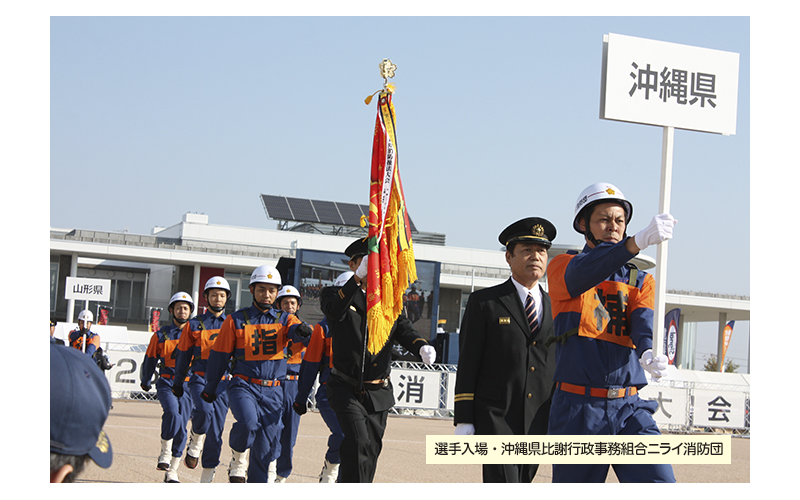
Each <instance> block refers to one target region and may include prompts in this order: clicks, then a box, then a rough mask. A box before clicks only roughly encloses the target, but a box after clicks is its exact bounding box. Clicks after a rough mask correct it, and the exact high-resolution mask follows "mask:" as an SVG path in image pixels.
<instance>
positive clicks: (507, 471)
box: [483, 464, 539, 483]
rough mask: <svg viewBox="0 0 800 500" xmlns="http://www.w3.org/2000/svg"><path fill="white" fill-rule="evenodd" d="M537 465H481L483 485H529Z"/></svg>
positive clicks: (537, 467)
mask: <svg viewBox="0 0 800 500" xmlns="http://www.w3.org/2000/svg"><path fill="white" fill-rule="evenodd" d="M537 470H539V464H483V482H484V483H530V482H532V481H533V477H534V476H535V475H536V471H537Z"/></svg>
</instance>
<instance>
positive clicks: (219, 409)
mask: <svg viewBox="0 0 800 500" xmlns="http://www.w3.org/2000/svg"><path fill="white" fill-rule="evenodd" d="M205 387H206V379H205V378H204V377H201V376H200V375H197V374H193V375H192V378H191V379H190V380H189V390H190V391H191V394H192V401H193V402H194V411H193V412H192V430H193V431H194V433H195V434H205V435H206V440H205V442H204V444H203V456H202V459H201V460H200V463H201V464H202V466H203V468H204V469H213V468H215V467H216V466H218V465H219V455H220V453H221V452H222V431H223V429H224V428H225V418H227V416H228V406H229V405H228V393H227V391H226V389H227V387H228V381H227V380H223V381H221V382H220V383H219V385H218V386H217V399H216V400H214V402H213V403H207V402H206V401H203V398H201V397H200V393H201V392H202V391H203V390H204V389H205Z"/></svg>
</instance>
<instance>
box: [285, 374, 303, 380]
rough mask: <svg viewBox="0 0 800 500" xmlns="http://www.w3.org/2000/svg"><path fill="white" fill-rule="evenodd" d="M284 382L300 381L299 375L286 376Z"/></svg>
mask: <svg viewBox="0 0 800 500" xmlns="http://www.w3.org/2000/svg"><path fill="white" fill-rule="evenodd" d="M286 380H300V375H286Z"/></svg>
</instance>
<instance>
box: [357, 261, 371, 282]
mask: <svg viewBox="0 0 800 500" xmlns="http://www.w3.org/2000/svg"><path fill="white" fill-rule="evenodd" d="M368 262H369V255H365V256H363V257H361V264H359V265H358V269H356V277H357V278H358V279H359V280H363V279H364V277H365V276H366V275H367V267H368V266H369V264H368Z"/></svg>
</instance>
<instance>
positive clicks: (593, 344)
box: [548, 183, 676, 483]
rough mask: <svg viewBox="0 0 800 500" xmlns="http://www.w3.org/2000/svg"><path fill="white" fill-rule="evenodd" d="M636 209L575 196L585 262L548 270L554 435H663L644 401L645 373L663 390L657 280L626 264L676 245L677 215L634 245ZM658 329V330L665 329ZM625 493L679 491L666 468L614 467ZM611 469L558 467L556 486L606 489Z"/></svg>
mask: <svg viewBox="0 0 800 500" xmlns="http://www.w3.org/2000/svg"><path fill="white" fill-rule="evenodd" d="M632 215H633V205H632V204H631V203H630V202H629V201H628V200H627V199H625V196H624V195H623V194H622V192H620V190H619V189H618V188H617V187H616V186H614V185H612V184H608V183H597V184H592V185H591V186H589V187H587V188H586V189H585V190H584V191H583V192H582V193H581V194H580V196H578V202H577V204H576V206H575V217H574V219H573V229H575V230H576V231H577V232H579V233H581V234H583V235H584V238H585V241H586V245H585V246H584V247H583V251H582V252H581V253H579V254H576V253H567V254H562V255H558V256H556V257H555V258H553V261H552V262H551V263H550V270H549V272H548V285H549V292H550V298H551V300H552V304H553V321H554V323H555V333H556V336H555V337H554V338H553V341H554V343H555V345H556V372H555V381H556V391H555V393H554V394H553V401H552V404H551V409H550V425H549V430H548V434H554V435H647V434H656V435H657V434H660V432H659V430H658V426H657V425H656V423H655V420H654V418H653V414H654V413H655V411H656V410H657V409H658V404H657V403H656V402H655V401H646V400H643V399H641V398H639V396H638V394H637V392H638V390H639V389H641V388H642V387H644V386H645V385H647V378H646V376H645V372H647V373H649V374H650V376H651V377H652V379H653V380H659V379H660V378H661V377H662V376H663V375H664V374H665V373H666V368H667V360H666V356H663V355H661V356H657V357H654V356H653V351H652V345H653V305H654V295H655V280H654V279H653V277H652V276H651V275H649V274H646V273H641V272H639V271H638V270H637V269H636V267H635V266H634V265H633V264H630V263H629V261H630V260H631V259H632V258H633V257H634V256H635V255H636V254H638V253H639V252H640V251H641V250H643V249H645V248H646V247H648V246H650V245H655V244H658V243H660V242H662V241H666V240H668V239H670V238H671V237H672V231H673V227H674V225H675V223H676V221H675V219H674V218H673V217H672V216H671V215H670V214H661V215H657V216H655V217H653V219H652V221H651V222H650V224H649V225H648V226H647V227H646V228H645V229H643V230H641V231H639V232H638V233H636V235H635V236H633V237H628V236H627V234H626V229H627V227H628V224H629V223H630V220H631V217H632ZM662 322H663V319H660V320H659V321H658V322H657V324H663V323H662ZM613 467H614V472H615V473H616V475H617V479H619V481H620V482H621V483H626V482H675V476H674V474H673V471H672V466H671V465H669V464H640V463H637V464H615V465H614V466H613ZM607 475H608V464H553V482H559V483H560V482H600V483H602V482H605V480H606V476H607Z"/></svg>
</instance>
